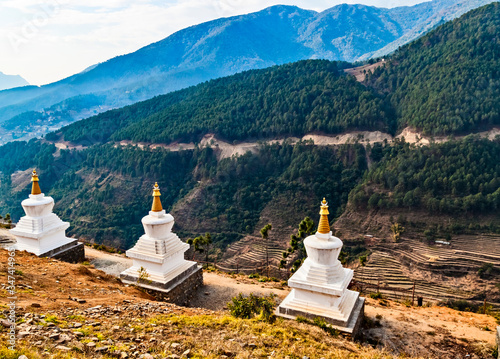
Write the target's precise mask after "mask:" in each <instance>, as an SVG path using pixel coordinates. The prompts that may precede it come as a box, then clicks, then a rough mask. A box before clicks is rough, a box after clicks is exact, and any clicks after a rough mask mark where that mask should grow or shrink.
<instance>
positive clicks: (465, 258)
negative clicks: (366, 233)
mask: <svg viewBox="0 0 500 359" xmlns="http://www.w3.org/2000/svg"><path fill="white" fill-rule="evenodd" d="M387 249H388V250H389V251H390V252H391V253H392V254H393V255H394V256H396V257H398V258H399V259H400V261H401V262H402V263H403V264H405V265H408V266H410V267H417V268H420V269H424V270H432V271H440V273H442V274H447V275H452V276H453V275H464V274H467V273H470V272H471V271H477V270H478V269H479V268H480V267H481V266H483V265H484V264H486V263H491V264H493V265H494V266H495V267H497V268H499V269H500V236H498V235H489V234H482V235H478V236H459V237H456V238H453V240H452V241H451V242H450V244H449V245H443V244H438V245H432V246H429V245H427V244H426V243H423V242H420V241H418V240H415V239H405V240H404V241H403V242H402V243H400V244H398V245H396V246H387Z"/></svg>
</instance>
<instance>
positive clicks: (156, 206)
mask: <svg viewBox="0 0 500 359" xmlns="http://www.w3.org/2000/svg"><path fill="white" fill-rule="evenodd" d="M160 196H161V193H160V187H158V182H156V183H155V186H154V188H153V206H152V207H151V212H161V211H163V207H162V206H161V201H160Z"/></svg>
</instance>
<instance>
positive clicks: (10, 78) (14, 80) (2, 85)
mask: <svg viewBox="0 0 500 359" xmlns="http://www.w3.org/2000/svg"><path fill="white" fill-rule="evenodd" d="M21 86H29V82H28V81H26V80H25V79H23V78H22V77H21V76H19V75H6V74H4V73H3V72H1V71H0V91H2V90H8V89H11V88H14V87H21Z"/></svg>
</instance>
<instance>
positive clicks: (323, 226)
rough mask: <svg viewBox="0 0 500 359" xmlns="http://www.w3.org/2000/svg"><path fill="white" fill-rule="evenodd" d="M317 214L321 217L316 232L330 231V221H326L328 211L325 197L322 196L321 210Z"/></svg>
mask: <svg viewBox="0 0 500 359" xmlns="http://www.w3.org/2000/svg"><path fill="white" fill-rule="evenodd" d="M319 214H320V215H321V217H320V219H319V225H318V232H319V233H321V234H328V233H330V223H329V222H328V215H329V214H330V212H328V203H326V199H325V198H323V201H322V202H321V210H320V211H319Z"/></svg>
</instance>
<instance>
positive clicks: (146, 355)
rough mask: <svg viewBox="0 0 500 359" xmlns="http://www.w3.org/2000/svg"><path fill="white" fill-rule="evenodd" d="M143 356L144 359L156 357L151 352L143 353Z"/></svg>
mask: <svg viewBox="0 0 500 359" xmlns="http://www.w3.org/2000/svg"><path fill="white" fill-rule="evenodd" d="M141 357H142V359H154V357H153V356H152V355H151V354H149V353H146V354H143V355H141Z"/></svg>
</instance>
